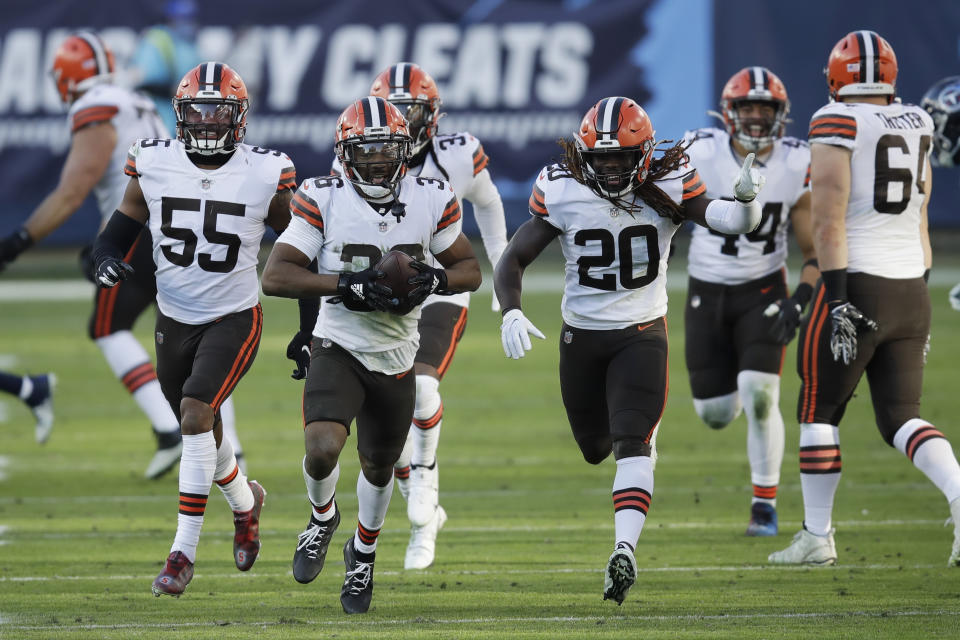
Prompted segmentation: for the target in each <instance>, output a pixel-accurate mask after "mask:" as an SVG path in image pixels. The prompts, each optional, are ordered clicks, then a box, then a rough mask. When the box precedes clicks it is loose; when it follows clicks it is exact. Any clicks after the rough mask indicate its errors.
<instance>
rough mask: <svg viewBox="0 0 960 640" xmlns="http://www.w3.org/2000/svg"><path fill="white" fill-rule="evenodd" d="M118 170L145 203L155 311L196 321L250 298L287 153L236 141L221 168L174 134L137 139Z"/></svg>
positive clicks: (289, 183) (290, 183)
mask: <svg viewBox="0 0 960 640" xmlns="http://www.w3.org/2000/svg"><path fill="white" fill-rule="evenodd" d="M124 171H125V172H126V173H127V174H128V175H131V176H137V177H138V178H139V180H140V188H141V189H142V190H143V197H144V199H145V200H146V202H147V206H148V207H149V208H150V219H149V221H148V223H147V224H148V226H149V228H150V234H151V235H152V236H153V261H154V262H155V263H156V265H157V307H159V309H160V311H161V312H162V313H163V314H164V315H166V316H168V317H170V318H173V319H174V320H176V321H178V322H183V323H185V324H203V323H206V322H210V321H211V320H215V319H216V318H219V317H222V316H224V315H227V314H229V313H235V312H237V311H242V310H244V309H249V308H250V307H253V306H254V305H256V304H257V302H258V300H259V298H260V285H259V281H258V280H257V253H258V251H259V250H260V239H261V238H262V237H263V232H264V229H265V227H264V224H265V220H266V218H267V213H268V211H269V208H270V202H271V201H272V200H273V196H274V195H276V194H277V193H278V192H280V191H283V190H285V189H289V190H293V189H295V188H296V171H295V169H294V167H293V162H291V161H290V158H289V157H287V155H286V154H285V153H281V152H279V151H272V150H270V149H261V148H260V147H251V146H250V145H246V144H239V145H237V149H236V151H234V153H233V156H232V157H231V158H230V159H229V160H228V161H227V162H226V163H225V164H224V165H223V166H222V167H219V168H217V169H200V168H199V167H197V166H196V165H195V164H193V162H191V161H190V159H189V158H188V157H187V153H186V149H185V148H184V145H183V143H182V142H180V141H179V140H140V141H138V142H137V143H136V144H134V145H133V147H131V148H130V153H129V155H128V157H127V164H126V167H125V168H124Z"/></svg>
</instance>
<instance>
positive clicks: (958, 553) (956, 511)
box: [947, 498, 960, 567]
mask: <svg viewBox="0 0 960 640" xmlns="http://www.w3.org/2000/svg"><path fill="white" fill-rule="evenodd" d="M950 514H951V515H952V516H953V549H952V550H951V551H950V560H949V561H948V562H947V566H948V567H960V498H957V499H956V500H954V501H953V502H951V503H950Z"/></svg>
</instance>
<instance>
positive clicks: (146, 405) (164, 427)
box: [95, 331, 180, 433]
mask: <svg viewBox="0 0 960 640" xmlns="http://www.w3.org/2000/svg"><path fill="white" fill-rule="evenodd" d="M95 342H96V343H97V346H98V347H100V351H102V352H103V357H104V358H106V360H107V364H108V365H110V369H111V370H112V371H113V375H115V376H116V377H117V379H118V380H120V381H121V382H123V384H124V386H126V388H127V391H129V392H130V394H131V395H132V396H133V399H134V400H135V401H136V402H137V404H138V405H140V410H141V411H143V412H144V413H145V414H146V416H147V419H148V420H150V424H152V425H153V428H154V429H155V430H156V431H158V432H159V433H172V432H174V431H177V430H178V429H179V428H180V423H179V422H178V421H177V416H176V415H175V414H174V412H173V409H171V408H170V403H168V402H167V399H166V398H165V397H164V395H163V391H162V390H161V389H160V383H159V382H158V381H157V372H156V371H155V370H154V368H153V364H152V363H151V362H150V356H149V355H147V352H146V350H145V349H144V348H143V346H141V344H140V342H139V341H138V340H137V339H136V338H135V337H134V336H133V334H132V333H131V332H129V331H118V332H116V333H112V334H110V335H108V336H104V337H103V338H97V340H96V341H95Z"/></svg>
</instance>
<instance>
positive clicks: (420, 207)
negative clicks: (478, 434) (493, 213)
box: [277, 176, 461, 374]
mask: <svg viewBox="0 0 960 640" xmlns="http://www.w3.org/2000/svg"><path fill="white" fill-rule="evenodd" d="M397 195H398V199H399V200H400V202H402V203H404V204H405V205H406V213H405V215H403V216H400V217H397V216H395V215H393V213H392V212H391V210H390V208H389V205H385V206H383V207H382V208H381V209H382V210H375V209H374V208H373V206H371V204H370V203H369V202H368V201H367V200H365V199H363V198H362V197H361V196H360V194H358V193H357V190H356V189H355V188H354V187H353V185H352V184H350V183H349V182H348V181H346V180H344V179H343V178H341V177H339V176H325V177H320V178H308V179H306V180H304V181H303V182H302V183H301V185H300V188H299V189H298V190H297V193H296V194H295V195H294V196H293V201H292V202H291V203H290V211H291V212H292V213H293V219H292V220H291V221H290V226H289V227H287V229H286V231H284V232H283V233H282V234H280V237H279V238H278V239H277V242H283V243H286V244H289V245H291V246H293V247H295V248H296V249H297V250H299V251H300V252H301V253H302V254H304V255H305V256H308V257H310V258H313V257H314V256H316V257H317V259H318V260H317V261H318V266H319V272H320V273H321V274H336V273H341V272H344V271H351V272H353V271H362V270H364V269H368V268H370V267H372V266H373V265H375V264H376V263H377V262H378V261H379V260H380V257H381V256H383V255H384V254H386V253H387V252H389V251H391V250H394V249H396V250H399V251H403V252H404V253H406V254H408V255H410V256H413V257H414V258H416V259H417V260H421V261H422V260H423V259H424V257H425V255H426V254H427V252H429V253H431V254H437V253H441V252H443V251H445V250H446V249H449V248H450V246H451V245H453V243H454V242H455V241H456V239H457V238H458V237H459V236H460V227H461V220H460V218H461V213H460V204H459V202H458V200H457V197H456V195H455V194H454V193H453V190H452V189H451V188H450V185H449V184H447V183H446V182H444V181H442V180H438V179H436V178H419V177H413V176H407V177H405V178H404V179H403V180H401V181H400V184H399V185H398V187H397ZM374 206H376V205H374ZM419 319H420V307H417V308H416V309H414V310H413V311H411V312H410V313H408V314H406V315H403V316H399V315H394V314H391V313H386V312H382V311H363V312H360V311H351V310H349V309H347V308H346V307H345V306H344V305H342V304H327V303H324V304H323V305H321V307H320V316H319V318H318V320H317V326H316V328H315V329H314V335H315V336H318V337H322V338H329V339H330V340H333V341H334V342H336V343H337V344H339V345H340V346H341V347H344V348H345V349H347V350H348V351H350V352H351V353H352V354H353V355H354V356H355V357H357V359H359V360H360V362H362V363H363V364H364V366H366V367H367V368H368V369H371V370H373V371H380V372H382V373H387V374H399V373H403V372H404V371H408V370H409V369H410V367H412V366H413V360H414V357H415V356H416V353H417V346H418V345H419V336H418V334H417V321H418V320H419Z"/></svg>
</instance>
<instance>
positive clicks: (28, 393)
mask: <svg viewBox="0 0 960 640" xmlns="http://www.w3.org/2000/svg"><path fill="white" fill-rule="evenodd" d="M56 385H57V376H56V374H53V373H44V374H42V375H39V376H19V375H17V374H15V373H8V372H6V371H0V391H3V392H4V393H9V394H10V395H14V396H17V397H18V398H20V399H21V400H22V401H23V403H24V404H26V405H27V407H29V409H30V411H31V412H32V413H33V417H34V419H35V420H36V425H35V426H34V437H35V438H36V440H37V443H39V444H44V443H45V442H46V441H47V440H48V439H49V438H50V433H51V432H52V431H53V390H54V388H55V387H56Z"/></svg>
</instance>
